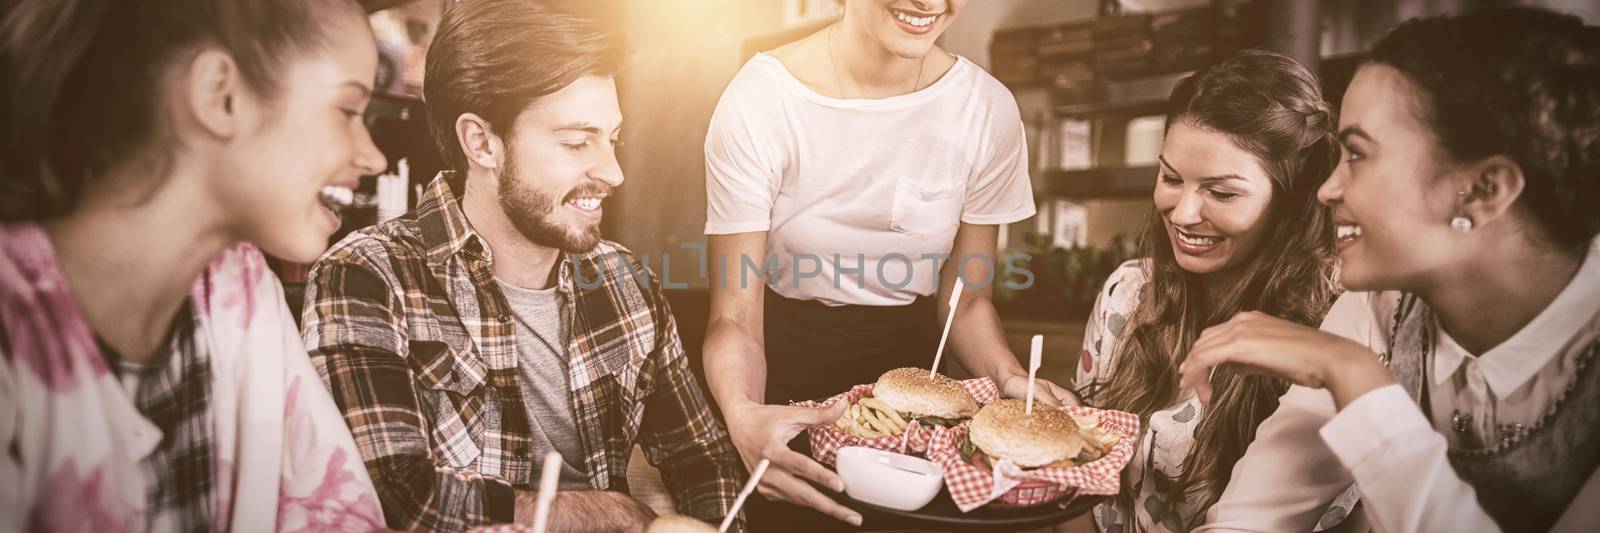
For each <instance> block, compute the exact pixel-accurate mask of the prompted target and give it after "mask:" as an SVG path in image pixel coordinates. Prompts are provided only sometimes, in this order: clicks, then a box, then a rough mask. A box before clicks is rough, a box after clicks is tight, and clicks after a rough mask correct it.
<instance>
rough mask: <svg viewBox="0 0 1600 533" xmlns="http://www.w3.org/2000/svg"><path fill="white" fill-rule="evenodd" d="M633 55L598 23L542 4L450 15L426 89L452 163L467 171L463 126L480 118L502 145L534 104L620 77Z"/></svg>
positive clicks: (467, 8)
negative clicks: (585, 83)
mask: <svg viewBox="0 0 1600 533" xmlns="http://www.w3.org/2000/svg"><path fill="white" fill-rule="evenodd" d="M624 57H625V49H624V48H623V46H622V43H621V41H620V39H619V38H618V36H616V35H614V34H611V33H609V32H606V31H605V30H603V29H602V28H601V26H600V25H599V24H597V23H596V22H595V21H594V20H593V19H590V18H588V17H585V16H582V15H581V14H579V13H576V12H573V11H570V10H567V9H564V8H563V7H562V6H561V5H559V4H557V3H553V2H550V1H540V0H473V1H470V2H455V3H452V4H450V6H449V7H448V8H446V9H445V13H444V21H443V22H440V23H439V31H438V33H437V34H435V35H434V37H433V44H432V45H431V46H430V47H429V48H428V64H427V71H426V72H425V73H424V77H423V82H422V95H423V99H424V100H426V101H427V102H428V124H429V126H430V127H431V128H432V130H433V138H434V142H435V143H437V144H438V146H439V153H440V155H442V156H444V160H445V163H446V164H448V165H450V167H451V168H454V169H455V170H456V171H458V172H465V171H466V169H467V160H466V154H464V153H462V152H461V143H460V141H459V139H457V137H456V119H457V118H459V117H460V116H461V115H462V114H465V113H473V114H476V115H478V116H480V117H483V119H484V120H486V121H488V122H489V127H490V128H491V129H492V130H494V132H495V133H497V134H499V135H501V136H502V137H508V138H509V137H511V134H512V131H511V127H512V124H513V123H515V122H516V119H517V116H518V115H521V114H522V111H523V110H524V109H526V108H527V107H528V105H529V104H531V103H533V101H534V100H535V99H537V98H539V97H541V96H544V95H547V94H550V93H553V92H556V91H559V90H561V88H562V87H566V86H567V85H569V84H571V83H572V82H574V81H577V80H578V78H582V77H584V76H588V75H598V76H612V75H615V74H616V72H617V70H618V69H620V68H621V67H622V61H623V58H624Z"/></svg>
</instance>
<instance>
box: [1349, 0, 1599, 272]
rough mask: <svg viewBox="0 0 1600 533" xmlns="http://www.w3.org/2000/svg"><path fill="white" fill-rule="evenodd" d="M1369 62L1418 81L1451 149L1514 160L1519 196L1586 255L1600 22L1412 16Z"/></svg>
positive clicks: (1491, 13) (1595, 170) (1438, 133)
mask: <svg viewBox="0 0 1600 533" xmlns="http://www.w3.org/2000/svg"><path fill="white" fill-rule="evenodd" d="M1371 61H1372V62H1373V63H1377V64H1382V65H1388V66H1390V67H1393V68H1394V69H1396V70H1399V71H1400V72H1401V73H1402V74H1404V75H1405V77H1406V78H1407V79H1408V80H1409V81H1410V82H1411V85H1412V86H1413V87H1415V88H1416V89H1417V92H1418V93H1420V94H1417V95H1416V98H1414V101H1415V103H1414V109H1415V112H1416V114H1417V115H1418V118H1419V119H1420V120H1421V122H1422V123H1423V124H1425V125H1426V126H1428V128H1429V129H1430V130H1432V133H1433V136H1434V138H1435V139H1437V140H1438V142H1439V144H1440V146H1442V147H1443V149H1444V150H1443V151H1444V153H1445V154H1447V155H1448V156H1449V157H1451V158H1453V159H1455V160H1457V161H1474V160H1480V159H1483V158H1487V157H1491V156H1495V155H1505V156H1507V157H1509V158H1511V159H1512V160H1513V161H1516V162H1517V166H1519V167H1521V169H1522V175H1523V178H1524V179H1525V180H1526V185H1525V186H1524V188H1523V190H1522V195H1521V197H1519V198H1518V199H1517V202H1518V203H1521V204H1523V205H1524V206H1526V207H1527V208H1528V209H1527V210H1528V212H1529V213H1530V214H1531V215H1533V218H1534V220H1535V221H1536V223H1537V224H1538V226H1539V227H1540V228H1542V229H1543V230H1544V232H1545V234H1546V235H1547V236H1548V237H1549V238H1550V240H1552V241H1554V242H1555V243H1556V244H1557V245H1558V246H1559V247H1562V248H1567V249H1577V250H1578V251H1580V252H1581V250H1582V249H1584V248H1587V247H1588V245H1589V240H1590V239H1593V238H1594V236H1595V234H1596V233H1600V207H1597V206H1600V27H1596V26H1585V25H1584V24H1583V21H1581V20H1579V19H1578V17H1575V16H1572V15H1560V14H1556V13H1553V12H1550V11H1546V10H1543V9H1538V8H1526V7H1518V8H1500V9H1486V10H1483V11H1478V12H1474V13H1470V14H1467V15H1460V16H1440V17H1429V18H1419V19H1412V20H1409V21H1406V22H1405V23H1403V24H1401V25H1400V26H1398V27H1396V28H1395V29H1394V30H1393V31H1391V32H1389V34H1388V35H1387V36H1385V37H1384V38H1383V39H1382V40H1380V41H1378V43H1377V45H1375V46H1374V47H1373V49H1372V57H1371Z"/></svg>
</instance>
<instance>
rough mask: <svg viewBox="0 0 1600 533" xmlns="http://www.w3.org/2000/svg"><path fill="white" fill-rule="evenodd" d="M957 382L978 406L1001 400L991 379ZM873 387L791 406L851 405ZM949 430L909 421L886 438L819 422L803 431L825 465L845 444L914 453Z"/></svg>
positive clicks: (856, 389)
mask: <svg viewBox="0 0 1600 533" xmlns="http://www.w3.org/2000/svg"><path fill="white" fill-rule="evenodd" d="M960 383H961V387H962V388H965V389H967V392H968V393H969V394H972V399H973V400H976V401H977V402H978V405H980V406H983V405H989V404H991V403H994V402H997V401H1000V388H999V387H996V386H995V385H994V381H993V380H990V379H989V378H974V379H964V380H961V381H960ZM872 386H873V384H871V383H868V384H865V385H856V386H855V387H851V388H850V390H848V391H845V392H843V393H840V394H837V395H835V396H833V397H831V398H828V399H826V400H822V401H820V402H817V401H804V402H798V403H795V404H794V405H797V406H800V407H827V406H830V405H833V404H834V402H838V401H840V400H843V401H845V402H849V403H851V404H854V403H856V402H857V401H860V400H861V398H864V397H867V396H871V395H872ZM950 432H951V430H950V429H948V428H945V427H943V426H923V425H922V424H921V423H919V422H916V421H912V422H911V423H910V424H908V425H907V426H906V430H905V432H904V433H901V434H899V435H894V436H889V437H857V436H855V435H851V434H849V433H845V432H844V431H843V430H840V429H839V428H836V427H833V424H818V425H815V426H811V428H810V429H808V430H806V433H807V434H808V436H809V437H810V438H811V457H812V458H813V459H816V460H817V462H820V463H822V464H825V465H828V466H833V461H834V458H835V457H836V456H837V455H838V453H839V448H843V447H845V446H864V447H867V448H873V449H878V450H886V451H891V452H895V453H906V452H907V451H910V452H911V453H914V454H921V453H922V452H923V451H924V450H927V449H928V443H929V442H931V441H932V440H934V438H935V437H937V436H941V435H944V434H947V433H950Z"/></svg>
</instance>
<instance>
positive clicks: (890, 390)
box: [833, 368, 978, 438]
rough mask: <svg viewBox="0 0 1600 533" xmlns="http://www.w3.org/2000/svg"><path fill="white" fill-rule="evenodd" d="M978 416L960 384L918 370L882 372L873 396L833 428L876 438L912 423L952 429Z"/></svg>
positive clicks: (853, 407)
mask: <svg viewBox="0 0 1600 533" xmlns="http://www.w3.org/2000/svg"><path fill="white" fill-rule="evenodd" d="M977 412H978V401H977V400H974V399H973V398H972V393H969V392H967V389H966V388H965V387H962V386H961V383H960V382H958V381H956V380H953V379H950V378H948V377H945V376H944V375H942V374H935V375H934V376H933V378H932V379H929V378H928V371H927V370H925V369H921V368H896V369H894V370H890V371H888V372H884V373H883V375H882V376H879V377H878V382H877V383H876V384H874V385H873V386H872V396H868V397H865V398H861V399H860V400H858V401H856V403H854V404H851V405H850V407H849V409H847V410H845V414H844V416H842V417H839V420H838V421H836V422H834V424H833V425H834V427H836V428H838V429H839V430H840V431H844V432H846V433H849V434H851V435H855V436H857V437H866V438H877V437H886V436H895V435H899V434H901V433H904V432H905V431H906V429H908V428H909V427H910V423H911V422H912V421H916V422H919V423H921V424H922V425H923V426H944V427H947V428H948V427H955V426H956V425H957V424H960V423H961V422H962V421H964V420H966V419H968V418H972V415H973V414H975V413H977Z"/></svg>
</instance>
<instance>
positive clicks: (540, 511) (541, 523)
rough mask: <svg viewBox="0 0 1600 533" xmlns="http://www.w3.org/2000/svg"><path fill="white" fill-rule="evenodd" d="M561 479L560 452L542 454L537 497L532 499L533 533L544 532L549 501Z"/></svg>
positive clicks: (548, 513) (553, 498) (548, 518)
mask: <svg viewBox="0 0 1600 533" xmlns="http://www.w3.org/2000/svg"><path fill="white" fill-rule="evenodd" d="M560 480H561V452H556V451H552V452H550V453H549V454H547V455H545V456H544V470H543V471H542V472H540V473H539V498H538V499H537V500H534V511H533V533H545V531H544V530H545V527H546V526H548V525H549V521H550V503H551V502H553V501H555V499H556V483H557V482H558V481H560Z"/></svg>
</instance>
